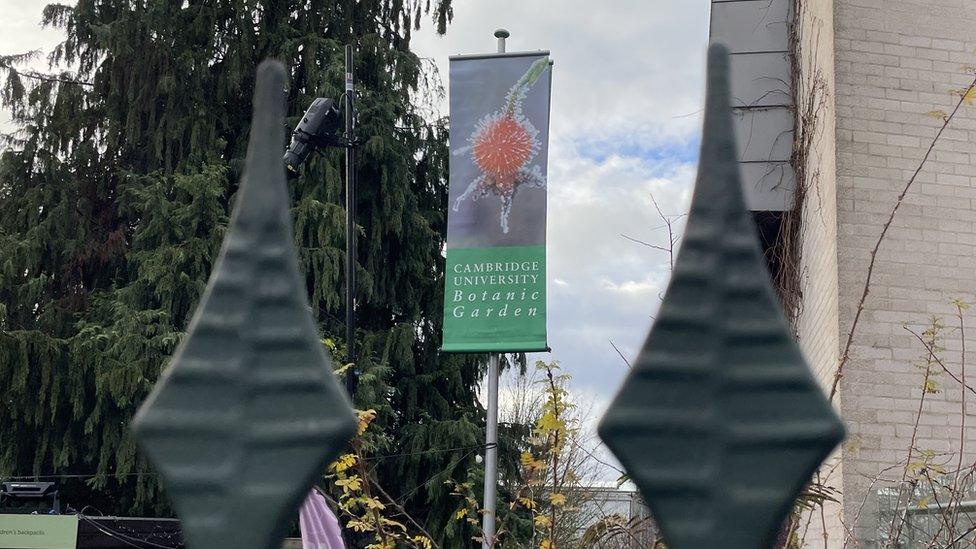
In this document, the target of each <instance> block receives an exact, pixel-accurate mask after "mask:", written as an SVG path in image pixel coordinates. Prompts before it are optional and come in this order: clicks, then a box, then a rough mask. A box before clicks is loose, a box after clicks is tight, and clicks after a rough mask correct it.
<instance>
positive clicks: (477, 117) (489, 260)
mask: <svg viewBox="0 0 976 549" xmlns="http://www.w3.org/2000/svg"><path fill="white" fill-rule="evenodd" d="M450 82H451V96H450V108H451V157H450V158H451V160H450V164H451V169H450V191H449V202H448V207H449V211H448V223H447V269H446V273H445V278H446V280H445V285H444V343H443V346H442V350H444V351H446V352H516V351H545V350H547V348H548V346H547V344H546V174H547V168H548V166H547V164H548V154H549V99H550V89H551V84H552V69H551V65H550V62H549V54H548V52H536V53H527V54H498V55H490V56H489V55H485V56H460V57H452V58H451V67H450Z"/></svg>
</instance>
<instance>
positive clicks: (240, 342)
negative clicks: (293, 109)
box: [133, 61, 355, 549]
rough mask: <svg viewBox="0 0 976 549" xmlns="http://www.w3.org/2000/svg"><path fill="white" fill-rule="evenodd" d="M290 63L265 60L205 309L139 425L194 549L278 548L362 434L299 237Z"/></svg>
mask: <svg viewBox="0 0 976 549" xmlns="http://www.w3.org/2000/svg"><path fill="white" fill-rule="evenodd" d="M284 89H285V70H284V67H283V66H282V65H281V64H280V63H278V62H276V61H270V62H268V61H266V62H264V63H262V64H261V66H260V67H259V68H258V75H257V85H256V88H255V92H254V116H253V119H252V124H251V138H250V142H249V144H248V151H247V165H246V168H245V173H244V176H243V178H242V180H241V186H240V190H239V191H238V193H237V203H236V205H235V208H234V213H233V216H232V218H231V222H230V228H229V230H228V232H227V236H226V238H225V239H224V243H223V248H222V249H221V252H220V257H219V258H218V260H217V263H216V266H215V268H214V271H213V273H212V274H211V276H210V281H209V283H208V284H207V289H206V291H205V292H204V295H203V298H202V300H201V303H200V306H199V307H198V308H197V311H196V314H195V315H194V318H193V320H192V322H191V323H190V328H189V331H188V333H187V335H186V337H185V339H184V340H183V343H182V344H181V345H180V347H179V349H177V351H176V354H175V355H174V356H173V359H172V362H171V363H170V365H169V367H168V368H167V369H166V371H165V372H164V373H163V375H162V377H161V378H160V380H159V382H158V383H157V384H156V387H155V389H154V391H153V392H152V394H151V395H150V397H149V399H148V400H147V401H146V403H145V404H144V405H143V406H142V408H141V409H140V410H139V413H138V414H137V415H136V417H135V420H134V422H133V429H134V431H135V434H136V437H137V439H138V441H139V443H140V444H141V446H142V448H143V450H144V451H145V453H146V454H147V455H148V456H149V458H150V459H151V460H152V462H153V464H154V465H155V466H156V469H157V470H158V471H159V473H160V474H161V476H162V480H163V485H164V487H165V489H166V493H167V495H168V496H169V498H170V499H171V501H172V502H173V505H174V506H175V507H176V510H177V513H178V514H179V516H180V518H181V519H182V525H183V530H184V534H185V538H186V540H187V543H188V546H189V547H191V548H195V549H214V548H224V547H226V548H235V549H248V548H255V549H267V548H275V549H277V548H278V547H280V545H281V539H282V537H283V536H284V534H285V533H286V532H285V529H287V528H288V527H289V526H290V524H291V522H292V520H293V519H294V517H295V516H297V515H296V509H297V508H298V505H299V504H300V503H301V501H302V500H303V498H304V497H305V496H306V494H307V493H308V490H309V487H310V486H311V484H312V482H313V481H314V479H315V478H316V477H317V476H318V475H319V474H321V473H322V471H323V470H324V468H325V466H326V465H327V464H328V462H329V461H330V460H332V459H333V458H334V457H335V456H336V455H337V454H338V453H339V451H340V450H341V449H342V447H343V446H344V445H345V444H346V443H347V442H348V440H349V439H350V437H351V436H352V435H353V433H354V431H355V417H354V414H353V411H352V408H351V406H350V404H349V400H348V399H347V398H346V395H345V393H344V392H343V390H342V389H341V388H340V386H339V384H338V383H337V382H336V379H335V375H334V374H333V373H332V367H331V363H330V360H329V358H328V356H327V354H326V353H325V351H324V350H323V347H322V344H321V342H320V341H319V337H318V335H317V332H316V328H315V324H314V322H313V319H312V315H311V312H310V311H309V306H308V299H307V297H306V295H305V282H304V278H303V277H302V276H301V274H300V272H299V269H298V259H297V255H296V251H295V245H294V242H293V240H292V225H291V218H290V215H289V203H288V193H287V189H286V187H285V170H284V165H283V163H282V159H281V151H282V147H283V146H284V143H285V140H284V125H283V119H284V114H285V113H284V96H283V90H284Z"/></svg>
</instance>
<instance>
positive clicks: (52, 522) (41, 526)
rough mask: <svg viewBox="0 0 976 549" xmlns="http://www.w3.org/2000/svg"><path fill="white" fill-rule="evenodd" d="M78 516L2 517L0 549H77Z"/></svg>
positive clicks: (0, 517)
mask: <svg viewBox="0 0 976 549" xmlns="http://www.w3.org/2000/svg"><path fill="white" fill-rule="evenodd" d="M77 545H78V517H77V515H0V548H3V549H75V547H77Z"/></svg>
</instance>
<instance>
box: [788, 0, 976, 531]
mask: <svg viewBox="0 0 976 549" xmlns="http://www.w3.org/2000/svg"><path fill="white" fill-rule="evenodd" d="M833 22H834V25H833V26H834V34H835V36H834V38H833V44H834V67H835V69H834V76H835V104H836V134H835V136H836V223H837V224H836V231H837V241H836V242H837V244H836V249H837V256H836V261H837V265H838V268H837V274H838V293H837V295H838V316H839V325H838V329H839V333H838V343H839V345H843V343H844V340H845V338H846V335H847V333H848V332H849V330H850V325H851V322H852V319H853V317H854V313H855V310H856V304H857V302H858V299H859V298H860V295H861V291H862V288H863V283H864V278H865V274H866V272H867V267H868V261H869V259H870V251H871V248H872V246H873V244H874V242H875V240H876V238H877V235H878V234H879V233H880V231H881V227H882V225H883V224H884V222H885V220H886V218H887V216H888V213H889V212H890V211H891V208H892V206H893V205H894V203H895V201H896V198H897V196H898V194H899V193H900V192H901V189H902V188H903V186H904V185H905V183H906V182H907V181H908V180H909V178H910V177H911V175H912V173H913V172H914V170H915V169H916V168H917V167H918V165H919V163H920V161H921V158H922V157H923V155H924V154H925V151H926V149H927V148H928V145H929V144H930V143H931V141H932V138H933V137H934V136H935V134H936V132H937V131H938V128H939V126H940V125H941V121H939V120H937V119H934V118H933V117H931V116H927V115H926V113H928V112H931V111H933V110H940V109H941V110H944V111H950V110H951V108H952V106H953V104H954V103H955V101H956V100H957V98H954V97H953V96H951V95H950V90H952V89H959V88H964V87H966V86H967V85H968V84H969V82H970V81H971V80H972V74H971V73H967V71H966V69H965V68H964V65H976V4H974V3H972V2H968V1H964V0H834V18H833ZM826 232H829V231H826ZM826 232H825V234H824V236H826ZM815 238H819V237H818V236H815V235H814V236H811V239H815ZM811 244H813V243H812V242H811ZM813 247H815V246H813ZM822 251H823V250H821V252H822ZM811 253H818V252H811ZM806 261H807V262H808V263H812V262H814V261H816V260H814V258H813V257H809V258H807V259H806ZM825 261H828V262H829V261H830V259H829V258H828V259H825ZM824 288H826V286H824ZM974 294H976V106H970V107H964V109H963V110H962V111H961V112H960V114H959V115H958V118H956V120H955V121H954V122H953V124H952V126H951V127H950V129H949V130H947V131H946V132H945V134H944V135H943V137H942V141H940V143H939V144H938V146H937V148H936V150H935V152H934V153H933V154H932V157H931V159H930V160H929V162H928V163H927V165H926V167H925V169H924V170H923V171H922V173H921V174H920V175H919V177H918V179H917V183H916V184H915V187H913V188H912V190H911V191H910V192H909V194H908V196H907V197H906V200H905V203H904V204H903V206H902V207H901V209H900V210H899V212H898V216H897V217H896V219H895V222H894V224H893V225H892V227H891V229H890V231H889V233H888V236H887V238H886V240H885V242H884V244H883V246H882V247H881V250H880V253H879V255H878V258H877V264H876V267H875V274H874V281H873V283H872V287H871V293H870V296H869V298H868V300H867V304H866V309H865V311H864V313H863V314H862V318H861V321H860V325H859V327H858V330H857V336H856V338H855V340H854V346H853V348H852V349H853V352H852V358H851V360H850V362H849V363H848V365H847V367H846V370H845V375H844V377H843V379H842V381H841V385H840V399H839V403H840V407H841V412H842V415H843V417H844V419H845V422H846V424H847V426H848V429H849V438H848V441H847V442H846V443H845V445H844V449H843V472H842V488H843V493H844V517H845V522H846V523H847V525H849V526H852V527H853V528H854V530H855V533H856V535H857V537H858V538H859V540H860V544H859V546H860V547H866V548H867V547H875V546H876V540H877V530H878V502H877V496H876V492H877V489H878V488H879V487H881V486H885V485H888V484H890V483H889V481H890V479H892V478H900V476H901V470H902V469H901V468H899V467H898V464H899V462H902V463H904V460H905V459H906V457H907V452H908V447H909V443H910V440H911V436H912V430H913V424H914V419H915V414H916V410H917V408H918V402H919V397H920V395H921V385H922V374H921V371H920V370H919V368H918V367H916V363H917V362H918V361H919V360H920V358H921V357H922V356H923V354H924V348H923V347H922V346H921V344H919V343H918V341H917V340H916V339H915V337H914V336H913V335H911V334H910V333H909V332H908V331H906V330H905V328H904V326H905V325H906V324H908V325H910V326H913V327H915V328H916V329H918V330H924V329H925V327H926V324H927V323H928V322H929V321H930V319H931V317H932V316H933V315H939V316H943V317H944V318H945V323H946V325H947V326H949V327H952V326H955V325H958V321H957V320H954V318H953V314H954V313H953V307H952V305H951V304H950V303H949V301H950V300H951V299H953V298H959V299H963V300H967V301H969V302H972V301H974V299H976V298H974ZM808 299H809V300H810V301H812V302H813V303H816V302H817V299H818V298H817V297H815V296H808ZM829 308H830V305H825V306H821V307H814V308H813V309H808V310H807V311H806V314H808V315H810V314H813V315H816V314H819V313H814V312H813V311H823V314H825V315H829V314H830V313H829ZM965 321H966V322H967V323H968V324H970V325H971V326H973V327H974V328H976V315H974V314H973V311H972V310H970V311H969V312H968V313H967V315H966V316H965ZM806 322H810V323H812V324H816V322H815V319H814V318H808V319H807V320H806ZM811 328H815V326H811ZM944 335H945V338H944V340H943V346H944V347H945V351H944V353H943V354H944V357H945V360H946V364H947V365H948V366H949V367H950V368H955V369H957V370H958V368H959V366H960V349H961V339H960V336H959V332H958V331H956V330H952V329H947V330H946V331H945V333H944ZM801 339H802V334H801ZM806 346H807V347H808V348H810V349H815V348H817V347H816V346H812V345H810V344H807V345H806ZM969 349H976V341H970V343H969ZM808 352H810V353H811V356H815V355H816V351H814V350H811V351H808ZM826 354H829V353H826ZM967 360H968V361H969V362H970V363H974V364H976V362H973V361H974V360H976V353H972V352H969V353H967ZM818 361H819V359H818ZM974 373H976V370H974ZM939 383H940V385H941V387H942V388H943V390H942V391H941V392H940V393H938V394H934V395H928V396H927V397H926V399H927V403H926V406H925V409H924V412H923V414H922V417H921V421H920V427H919V431H918V440H917V443H916V447H917V448H919V449H927V450H933V451H935V452H958V450H959V445H960V424H961V421H962V414H961V409H960V401H961V396H962V391H961V390H960V388H959V387H958V385H957V384H954V383H953V382H952V381H951V380H949V379H948V378H947V377H946V376H940V378H939ZM968 416H969V417H967V419H966V425H967V426H969V425H972V427H967V429H966V432H965V439H966V441H967V451H966V454H967V456H966V459H967V461H968V462H971V461H972V459H973V456H974V452H973V450H976V400H973V401H972V402H971V404H970V406H969V413H968ZM892 467H894V468H893V469H890V468H892ZM886 471H887V472H886ZM879 476H880V477H882V478H880V479H879V478H878V477H879ZM862 505H863V506H862ZM830 545H831V546H838V547H839V546H840V545H835V544H834V543H831V544H830ZM812 546H817V545H812ZM849 546H852V544H849Z"/></svg>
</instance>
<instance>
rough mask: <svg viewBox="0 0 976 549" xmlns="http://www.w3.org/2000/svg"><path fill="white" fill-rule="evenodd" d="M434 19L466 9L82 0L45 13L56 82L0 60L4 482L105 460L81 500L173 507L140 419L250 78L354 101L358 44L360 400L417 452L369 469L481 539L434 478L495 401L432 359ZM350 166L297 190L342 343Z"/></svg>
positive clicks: (307, 96)
mask: <svg viewBox="0 0 976 549" xmlns="http://www.w3.org/2000/svg"><path fill="white" fill-rule="evenodd" d="M425 14H428V15H429V16H430V17H432V18H433V21H434V24H435V25H436V26H437V29H438V30H439V31H440V32H445V30H446V27H447V23H448V22H449V20H450V17H451V6H450V0H439V1H435V2H433V3H431V2H429V1H417V0H364V1H360V2H342V3H335V2H332V1H328V0H311V1H307V2H297V1H282V2H256V1H243V0H218V1H213V2H200V1H197V0H188V1H186V2H169V1H164V0H135V1H126V2H118V1H110V0H79V2H78V3H77V5H75V6H62V5H52V6H48V7H47V8H46V9H45V12H44V24H45V25H50V26H54V27H56V28H59V29H61V30H63V31H64V33H65V40H64V42H62V43H61V44H60V45H59V46H57V48H55V50H54V51H53V52H51V54H50V56H49V61H50V62H51V66H52V67H53V70H52V72H50V73H43V74H42V73H37V72H32V71H28V70H25V69H23V68H22V67H23V63H24V62H25V61H28V60H29V58H30V57H32V56H33V55H35V54H26V55H6V56H0V79H2V82H0V84H2V85H0V103H2V104H3V105H4V106H5V107H6V108H7V109H8V110H9V111H10V112H11V113H12V116H13V119H14V122H15V124H16V126H17V127H18V130H17V131H16V132H15V133H14V134H13V135H8V136H5V137H6V139H5V143H6V145H7V150H6V151H5V152H4V153H3V154H2V157H0V304H2V305H0V386H2V387H4V391H5V397H6V399H7V406H4V407H3V408H0V440H3V441H4V444H3V445H2V447H0V474H2V475H39V474H63V473H71V474H89V473H90V474H92V475H93V477H92V478H90V479H89V480H88V481H87V484H86V486H85V487H84V489H83V490H81V491H79V492H78V493H77V494H75V501H73V503H76V504H78V505H83V504H86V503H95V504H98V505H101V506H104V509H103V510H104V511H106V512H113V513H119V514H127V513H131V514H152V513H156V512H164V511H165V509H166V504H165V498H163V497H162V496H161V492H160V488H159V486H158V484H157V483H156V480H155V476H154V475H152V474H151V470H150V469H149V466H148V464H147V463H146V462H145V461H144V460H143V459H142V458H141V457H140V456H139V454H138V452H137V451H136V448H135V446H134V444H133V442H132V440H131V438H130V437H129V435H128V430H127V424H128V421H129V418H130V417H131V416H132V414H133V413H134V411H135V409H136V408H137V406H138V405H139V403H140V402H141V401H142V399H143V398H144V397H145V396H146V394H147V392H148V391H149V389H150V387H151V386H152V384H153V383H154V381H155V380H156V379H157V377H158V375H159V373H160V371H161V369H162V368H163V367H164V365H165V363H166V360H167V357H168V356H169V354H170V353H171V352H172V351H173V349H174V348H175V346H176V344H177V343H178V341H179V339H180V337H181V334H182V332H183V330H184V329H185V327H186V325H187V323H188V321H189V317H190V315H191V314H192V312H193V310H194V307H195V304H196V302H197V299H198V298H199V296H200V294H201V292H202V290H203V288H204V286H205V284H206V279H207V276H208V274H209V272H210V268H211V266H212V262H213V260H214V258H215V254H216V252H217V250H218V246H219V243H220V240H221V238H222V235H223V232H224V229H225V227H226V224H227V217H228V212H229V211H230V207H231V204H232V202H233V200H234V193H235V191H236V185H237V181H238V179H239V177H240V169H241V166H242V160H243V156H244V152H245V148H246V143H247V133H248V123H249V122H248V121H249V118H250V111H251V104H250V98H251V94H252V86H253V81H254V71H255V68H256V66H257V63H259V62H260V61H261V60H262V59H264V58H267V57H277V58H279V59H281V60H282V61H283V62H285V64H286V66H288V67H289V70H290V87H289V89H288V90H287V99H288V112H290V113H292V114H293V115H295V118H293V119H291V120H289V122H290V123H292V124H293V123H294V122H295V121H296V120H297V116H298V115H300V114H301V113H302V112H303V111H304V109H305V107H306V106H307V105H308V104H309V103H310V102H311V100H312V99H313V98H314V97H318V96H324V97H338V96H339V95H340V94H341V93H342V86H343V76H344V74H343V73H344V70H343V47H344V45H345V44H346V43H347V42H350V41H351V42H353V43H355V45H356V48H357V53H356V73H357V86H358V87H359V90H358V109H359V113H360V116H359V120H358V126H357V127H358V130H357V131H358V134H359V137H361V138H364V139H365V140H366V144H365V145H364V147H362V151H361V154H360V155H359V164H358V166H357V168H358V170H359V177H360V195H359V197H358V211H359V213H360V216H359V220H358V221H359V231H360V239H359V250H358V256H359V258H360V264H359V265H357V269H358V274H359V281H360V288H359V295H358V302H359V313H358V316H359V321H360V324H359V331H358V334H357V339H358V341H359V342H360V353H359V355H360V357H361V358H360V364H359V367H360V368H361V369H362V370H363V371H364V375H363V377H362V381H361V384H360V390H359V393H358V394H357V396H356V400H357V404H358V406H359V407H360V408H362V409H367V408H370V409H375V410H376V411H377V417H376V419H375V424H376V426H377V428H378V430H380V431H381V432H382V436H379V437H377V441H378V442H377V443H376V446H375V448H373V449H371V451H373V452H376V453H383V454H394V455H396V454H400V455H402V457H399V458H396V459H382V460H377V463H378V465H377V468H376V470H375V474H377V475H378V476H379V477H380V478H381V479H382V480H383V485H384V486H387V487H391V488H392V489H393V491H392V492H391V494H392V495H393V496H394V497H403V503H404V507H405V508H406V509H407V510H408V511H409V512H410V513H411V514H412V515H413V516H415V517H416V518H417V519H418V520H419V521H421V522H422V523H423V524H425V526H426V527H427V528H428V529H429V530H430V531H431V532H432V534H433V535H434V536H435V537H441V538H442V539H439V540H437V541H438V542H440V543H447V544H450V542H451V539H464V540H468V539H470V537H471V535H472V533H471V532H460V533H457V534H453V535H449V534H446V533H445V529H444V527H445V525H446V524H447V523H448V522H449V520H450V515H451V511H452V509H453V505H452V504H451V502H450V501H449V496H448V495H447V494H444V493H443V492H444V490H442V489H441V486H440V482H438V483H428V482H427V481H428V479H429V478H430V477H431V475H433V474H435V473H436V474H438V475H441V477H440V480H441V482H442V481H443V479H444V478H445V477H447V478H454V479H456V480H458V481H462V480H464V478H465V477H464V475H465V472H466V471H467V470H468V469H469V468H470V467H471V465H472V463H473V458H474V455H475V454H476V453H477V452H470V453H468V454H467V455H466V456H465V457H464V459H458V457H459V454H458V453H457V452H447V451H438V450H446V449H448V448H455V447H467V446H474V445H477V444H479V443H480V441H481V440H483V420H484V417H483V414H484V412H483V410H482V409H481V408H480V406H478V405H477V404H476V402H477V400H476V398H475V387H476V385H477V383H478V380H479V379H480V375H481V373H482V364H481V360H480V359H479V358H476V357H474V358H472V357H460V356H444V355H441V354H440V353H439V352H438V346H439V343H440V333H439V327H440V325H441V314H442V295H441V287H442V281H443V269H444V262H443V257H442V255H441V251H442V248H443V246H444V235H445V230H446V214H445V208H444V206H445V204H446V201H447V188H446V168H447V156H448V152H447V129H446V124H445V121H444V120H443V119H439V118H437V117H436V116H434V115H432V113H433V112H434V109H433V105H434V104H435V102H436V101H437V100H438V98H439V97H441V96H440V94H442V91H441V88H440V85H439V80H438V78H437V75H436V72H435V71H433V69H432V67H431V66H430V65H429V64H426V63H425V62H424V61H423V60H421V59H419V58H418V57H417V56H416V55H415V54H413V53H412V52H410V50H409V41H410V33H411V30H412V29H415V28H418V25H419V21H420V20H421V18H422V17H424V16H425ZM60 67H72V69H73V70H70V71H69V70H62V69H60ZM282 146H284V144H282ZM341 161H342V158H341V154H340V153H338V152H329V153H327V154H325V155H322V156H321V157H318V158H316V159H314V160H312V161H311V163H310V164H309V165H308V167H307V170H306V173H305V174H304V176H303V177H301V178H298V179H297V180H295V181H293V182H292V183H291V185H292V186H291V192H292V199H293V204H294V208H293V214H294V218H295V237H296V241H297V243H298V245H299V248H300V249H299V254H300V260H301V263H302V266H303V268H304V272H305V274H306V277H307V289H308V293H309V296H310V300H311V305H312V309H313V311H314V314H315V315H316V317H317V319H318V321H319V325H320V328H321V331H322V333H323V337H325V338H327V339H331V340H333V341H335V340H338V339H340V338H341V334H342V333H343V332H344V326H343V325H342V318H343V315H342V310H341V307H342V299H341V292H342V285H343V280H342V269H343V248H344V245H345V244H344V235H343V227H344V209H343V206H342V197H343V190H344V189H343V181H342V173H343V172H342V168H341V166H342V163H341ZM342 351H343V350H342V349H338V350H337V352H338V353H339V354H340V355H341V353H342ZM460 455H464V454H463V453H462V454H460ZM510 461H514V459H510ZM431 484H437V485H438V486H436V487H434V486H431ZM452 531H453V530H452Z"/></svg>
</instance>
